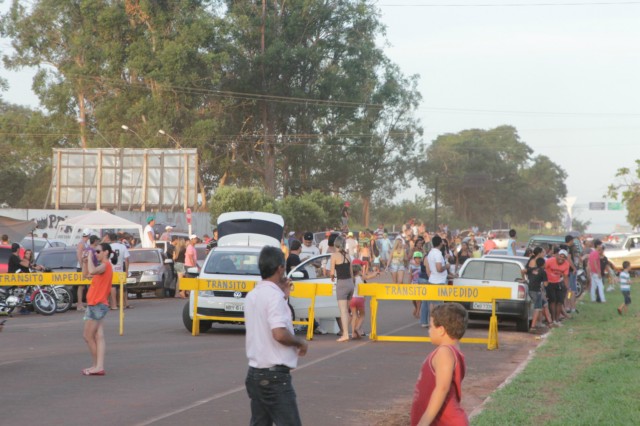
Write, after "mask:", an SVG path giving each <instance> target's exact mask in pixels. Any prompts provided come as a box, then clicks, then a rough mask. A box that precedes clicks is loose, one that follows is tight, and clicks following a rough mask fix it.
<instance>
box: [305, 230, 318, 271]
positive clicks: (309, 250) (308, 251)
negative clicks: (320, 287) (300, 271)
mask: <svg viewBox="0 0 640 426" xmlns="http://www.w3.org/2000/svg"><path fill="white" fill-rule="evenodd" d="M318 255H320V250H318V247H316V246H315V244H313V234H312V233H311V232H305V233H304V236H303V237H302V250H301V251H300V261H301V262H304V261H305V260H307V259H311V258H312V257H314V256H318ZM305 269H306V270H307V273H308V274H309V278H316V267H315V265H313V264H311V263H310V264H308V265H307V266H306V267H305Z"/></svg>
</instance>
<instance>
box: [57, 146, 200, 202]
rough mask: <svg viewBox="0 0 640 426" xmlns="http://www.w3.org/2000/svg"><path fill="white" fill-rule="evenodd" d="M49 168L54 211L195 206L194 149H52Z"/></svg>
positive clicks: (195, 165)
mask: <svg viewBox="0 0 640 426" xmlns="http://www.w3.org/2000/svg"><path fill="white" fill-rule="evenodd" d="M52 169H53V172H52V185H51V198H50V200H51V204H52V205H53V206H54V207H55V208H56V209H104V208H110V209H116V210H142V211H149V210H182V211H184V210H186V209H187V208H194V209H195V208H196V207H197V202H198V180H199V179H198V152H197V150H196V149H132V148H95V149H84V150H83V149H71V148H65V149H54V150H53V159H52Z"/></svg>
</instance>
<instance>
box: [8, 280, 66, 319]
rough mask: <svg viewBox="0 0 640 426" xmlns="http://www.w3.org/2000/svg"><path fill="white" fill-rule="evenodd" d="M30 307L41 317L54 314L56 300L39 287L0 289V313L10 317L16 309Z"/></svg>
mask: <svg viewBox="0 0 640 426" xmlns="http://www.w3.org/2000/svg"><path fill="white" fill-rule="evenodd" d="M18 307H20V308H28V307H32V308H33V310H34V311H36V312H37V313H39V314H42V315H53V314H54V313H55V312H56V299H55V298H54V297H53V296H52V295H51V294H50V293H49V292H47V291H45V290H43V289H42V287H40V286H39V285H30V286H25V287H0V312H1V313H3V314H5V315H11V313H12V312H13V311H14V310H15V309H16V308H18Z"/></svg>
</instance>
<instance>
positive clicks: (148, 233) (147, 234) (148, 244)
mask: <svg viewBox="0 0 640 426" xmlns="http://www.w3.org/2000/svg"><path fill="white" fill-rule="evenodd" d="M155 224H156V218H155V217H153V216H149V217H147V226H145V227H144V231H142V247H144V248H156V234H155V231H154V230H153V225H155Z"/></svg>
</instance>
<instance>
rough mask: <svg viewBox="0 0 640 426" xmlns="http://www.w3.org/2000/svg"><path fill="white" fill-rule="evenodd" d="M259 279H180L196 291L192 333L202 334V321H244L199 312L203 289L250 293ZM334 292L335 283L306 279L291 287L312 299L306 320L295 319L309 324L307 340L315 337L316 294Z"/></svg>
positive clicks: (182, 284)
mask: <svg viewBox="0 0 640 426" xmlns="http://www.w3.org/2000/svg"><path fill="white" fill-rule="evenodd" d="M256 284H257V281H248V280H208V279H201V278H182V279H181V280H180V290H190V291H193V292H194V296H193V312H192V315H193V325H192V327H191V334H192V335H193V336H197V335H198V334H200V321H202V320H211V321H228V322H244V317H232V316H210V315H203V314H199V313H198V299H199V292H201V291H233V292H241V293H245V295H246V293H248V292H250V291H251V290H253V289H254V287H255V285H256ZM332 294H333V284H319V283H307V282H304V281H295V282H294V283H293V288H292V289H291V293H290V296H291V297H295V298H305V299H310V303H309V313H308V318H307V320H306V321H293V324H296V325H306V326H307V340H312V339H313V323H314V316H315V314H314V308H315V302H316V296H331V295H332Z"/></svg>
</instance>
